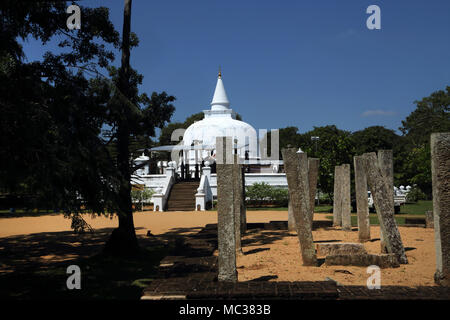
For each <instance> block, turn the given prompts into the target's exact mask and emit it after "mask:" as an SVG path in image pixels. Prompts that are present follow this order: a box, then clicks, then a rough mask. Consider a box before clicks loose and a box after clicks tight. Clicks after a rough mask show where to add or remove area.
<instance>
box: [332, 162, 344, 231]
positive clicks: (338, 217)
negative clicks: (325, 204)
mask: <svg viewBox="0 0 450 320" xmlns="http://www.w3.org/2000/svg"><path fill="white" fill-rule="evenodd" d="M341 172H342V167H341V166H335V167H334V191H333V226H334V227H339V226H341V225H342V210H341V204H342V201H341V198H342V192H341V184H342V183H341Z"/></svg>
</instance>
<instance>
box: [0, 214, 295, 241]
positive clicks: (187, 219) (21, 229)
mask: <svg viewBox="0 0 450 320" xmlns="http://www.w3.org/2000/svg"><path fill="white" fill-rule="evenodd" d="M83 217H84V219H85V220H86V222H87V223H89V224H90V225H91V226H92V227H93V228H94V229H101V228H115V227H117V225H118V219H117V217H114V218H113V219H110V218H106V217H91V216H90V215H83ZM247 220H248V222H269V221H271V220H287V211H248V213H247ZM209 223H217V211H199V212H196V211H192V212H186V211H181V212H159V213H156V212H153V211H145V212H136V213H134V225H135V227H136V233H137V234H138V235H145V234H147V231H148V230H150V231H151V233H152V234H154V235H158V234H163V233H166V232H169V231H174V230H177V229H182V228H185V229H189V228H202V227H204V226H205V225H206V224H209ZM70 224H71V220H70V219H66V218H64V216H63V215H45V216H39V217H23V218H2V219H0V238H1V237H9V236H16V235H24V234H30V233H40V232H61V231H71V229H70Z"/></svg>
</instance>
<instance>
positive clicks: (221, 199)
mask: <svg viewBox="0 0 450 320" xmlns="http://www.w3.org/2000/svg"><path fill="white" fill-rule="evenodd" d="M229 146H231V138H230V137H217V138H216V148H217V154H219V155H220V158H217V160H218V162H217V167H216V168H217V216H218V218H217V237H218V239H217V240H218V251H219V259H218V260H219V261H218V262H219V275H218V280H219V281H227V282H237V270H236V232H235V226H236V224H235V211H234V192H233V189H234V187H233V173H234V168H233V164H231V163H230V162H229V161H226V157H227V155H228V154H229V153H230V154H232V152H233V149H232V148H230V147H229Z"/></svg>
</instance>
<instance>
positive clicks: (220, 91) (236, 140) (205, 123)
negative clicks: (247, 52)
mask: <svg viewBox="0 0 450 320" xmlns="http://www.w3.org/2000/svg"><path fill="white" fill-rule="evenodd" d="M229 106H230V102H229V100H228V97H227V94H226V92H225V88H224V85H223V81H222V75H221V72H220V71H219V75H218V79H217V85H216V90H215V91H214V96H213V99H212V101H211V109H210V110H204V111H203V113H204V114H205V117H204V119H203V120H200V121H197V122H195V123H193V124H192V125H191V126H189V127H188V128H187V130H186V131H185V133H184V136H183V144H184V145H185V146H192V145H199V144H200V145H204V146H210V147H211V149H210V150H209V151H207V150H204V151H202V155H201V157H202V158H203V159H206V158H208V157H209V156H211V150H213V153H215V150H214V149H215V148H212V147H213V146H215V144H216V137H221V136H228V137H232V139H233V144H234V146H235V147H237V150H238V154H240V156H241V157H244V155H245V151H248V156H249V158H256V157H257V156H258V152H257V150H258V138H257V134H256V130H255V129H254V128H253V127H252V126H251V125H249V124H248V123H246V122H243V121H240V120H236V113H235V112H234V111H233V110H232V109H230V108H229ZM191 157H193V154H192V155H190V158H191Z"/></svg>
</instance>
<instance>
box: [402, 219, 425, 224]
mask: <svg viewBox="0 0 450 320" xmlns="http://www.w3.org/2000/svg"><path fill="white" fill-rule="evenodd" d="M405 224H420V225H424V226H425V224H426V221H425V218H405Z"/></svg>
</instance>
